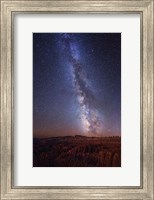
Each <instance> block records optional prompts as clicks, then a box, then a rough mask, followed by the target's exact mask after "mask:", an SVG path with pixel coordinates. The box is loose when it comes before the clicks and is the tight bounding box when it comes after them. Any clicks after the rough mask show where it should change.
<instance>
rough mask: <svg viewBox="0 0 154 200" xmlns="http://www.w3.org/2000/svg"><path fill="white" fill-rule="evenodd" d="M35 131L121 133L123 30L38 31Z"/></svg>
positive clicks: (35, 39) (44, 133) (41, 133)
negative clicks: (87, 31)
mask: <svg viewBox="0 0 154 200" xmlns="http://www.w3.org/2000/svg"><path fill="white" fill-rule="evenodd" d="M33 130H34V135H36V136H41V137H45V136H53V135H54V136H55V135H75V134H83V135H87V136H103V135H120V132H121V34H120V33H112V34H111V33H101V34H100V33H99V34H97V33H95V34H93V33H34V34H33Z"/></svg>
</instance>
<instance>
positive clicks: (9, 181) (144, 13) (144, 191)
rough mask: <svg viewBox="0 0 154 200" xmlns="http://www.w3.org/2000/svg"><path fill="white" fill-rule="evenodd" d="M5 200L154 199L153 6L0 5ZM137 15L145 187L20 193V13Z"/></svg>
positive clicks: (69, 0)
mask: <svg viewBox="0 0 154 200" xmlns="http://www.w3.org/2000/svg"><path fill="white" fill-rule="evenodd" d="M0 2H1V68H0V70H1V73H0V80H1V83H0V87H1V98H0V99H1V111H0V113H1V116H0V121H1V127H0V128H1V140H0V146H1V148H0V156H1V162H0V169H1V170H0V177H1V187H0V188H1V199H2V200H4V199H5V200H7V199H11V200H15V199H20V200H21V199H42V200H45V199H87V200H90V199H97V200H98V199H125V200H126V199H127V200H128V199H134V200H135V199H136V200H141V199H142V200H143V199H144V200H153V199H154V189H153V187H154V185H153V183H154V181H153V179H154V175H153V172H154V160H153V158H154V157H153V153H154V152H153V141H154V140H153V124H154V118H153V88H154V87H153V72H154V71H153V53H154V51H153V47H154V42H153V41H154V37H153V36H154V34H153V33H154V32H153V31H154V20H153V16H154V10H153V9H154V8H153V3H154V2H153V0H129V1H128V0H113V1H112V0H108V1H107V0H95V1H94V0H89V1H86V0H78V1H77V0H66V1H62V0H57V1H53V0H49V1H46V0H36V1H35V0H10V1H9V0H0ZM19 12H20V13H29V12H31V13H42V12H44V13H53V12H54V13H55V12H56V13H64V12H65V13H70V12H72V13H77V12H78V13H127V14H128V13H138V14H140V19H141V116H142V117H141V185H140V186H139V187H133V186H130V187H110V186H108V187H103V186H102V187H101V186H100V187H97V186H94V187H73V186H72V187H15V186H14V185H13V145H14V135H13V73H12V72H13V64H14V63H13V18H14V15H16V13H19Z"/></svg>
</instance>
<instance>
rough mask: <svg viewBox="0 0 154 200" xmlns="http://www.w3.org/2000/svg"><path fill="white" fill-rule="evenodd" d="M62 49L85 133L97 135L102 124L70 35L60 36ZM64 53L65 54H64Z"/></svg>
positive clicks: (75, 43) (74, 42) (77, 50)
mask: <svg viewBox="0 0 154 200" xmlns="http://www.w3.org/2000/svg"><path fill="white" fill-rule="evenodd" d="M61 37H62V46H63V47H62V48H63V50H64V51H66V52H67V54H66V56H67V57H68V60H69V63H70V66H71V68H72V69H71V71H72V80H73V84H74V89H75V92H76V95H77V99H78V102H79V105H80V115H81V120H82V124H83V128H84V131H85V133H89V134H97V133H99V131H100V130H101V126H102V124H101V123H100V122H101V120H100V119H99V117H98V114H97V112H98V111H97V110H96V109H95V108H92V102H93V101H94V94H93V92H92V90H91V88H90V86H89V85H88V81H89V80H87V77H86V76H85V75H84V66H83V65H82V63H81V61H80V57H79V51H80V49H78V47H77V42H76V41H75V40H73V36H72V34H67V33H65V34H62V35H61ZM64 53H65V52H64Z"/></svg>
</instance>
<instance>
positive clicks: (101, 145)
mask: <svg viewBox="0 0 154 200" xmlns="http://www.w3.org/2000/svg"><path fill="white" fill-rule="evenodd" d="M33 166H34V167H120V166H121V137H84V136H79V135H76V136H64V137H52V138H46V139H36V138H34V139H33Z"/></svg>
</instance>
